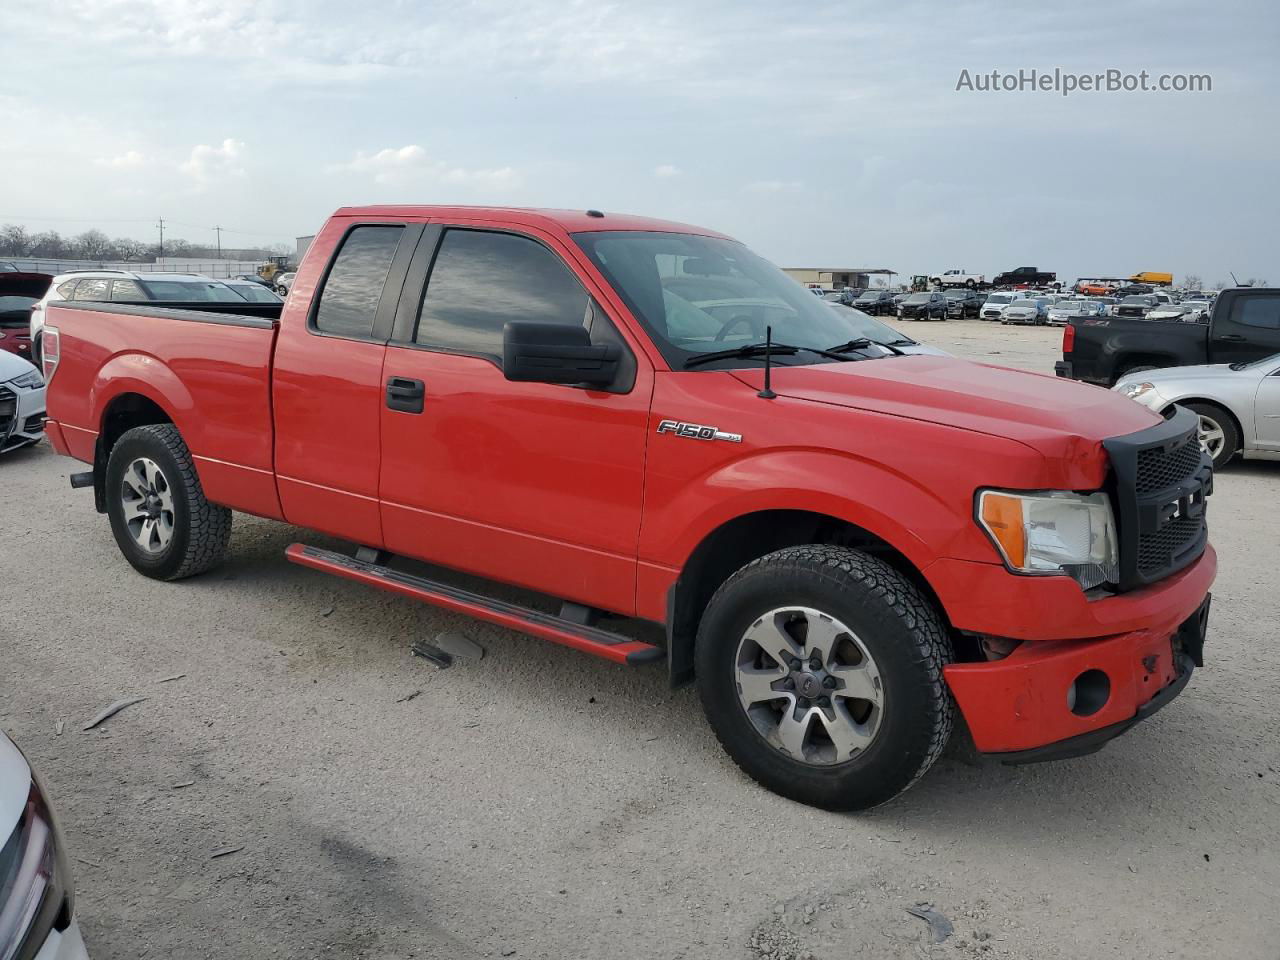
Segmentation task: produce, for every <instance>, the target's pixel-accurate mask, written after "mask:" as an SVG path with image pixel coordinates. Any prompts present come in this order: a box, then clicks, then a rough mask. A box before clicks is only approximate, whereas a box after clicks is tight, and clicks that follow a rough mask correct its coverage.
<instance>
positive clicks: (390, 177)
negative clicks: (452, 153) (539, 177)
mask: <svg viewBox="0 0 1280 960" xmlns="http://www.w3.org/2000/svg"><path fill="white" fill-rule="evenodd" d="M329 169H330V171H331V172H343V171H347V172H352V173H361V174H366V175H371V176H372V177H373V181H374V182H375V183H408V182H412V181H424V180H425V181H434V182H437V183H454V184H474V185H478V186H484V187H494V188H503V187H513V186H517V185H519V184H520V183H521V182H522V179H523V178H522V177H521V175H520V173H519V171H517V170H515V169H514V168H512V167H497V168H492V169H484V168H472V167H459V166H454V165H452V164H449V163H446V162H445V161H443V160H433V159H432V158H431V157H430V156H428V155H427V151H426V150H424V149H423V148H422V147H420V146H418V144H416V143H411V144H408V145H407V146H403V147H399V148H395V147H387V148H386V149H383V150H379V151H378V152H377V153H366V152H365V151H363V150H360V151H358V152H357V153H356V155H355V157H354V158H353V159H352V160H351V161H350V162H349V163H339V164H334V165H333V166H331V167H330V168H329Z"/></svg>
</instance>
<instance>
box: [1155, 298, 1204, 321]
mask: <svg viewBox="0 0 1280 960" xmlns="http://www.w3.org/2000/svg"><path fill="white" fill-rule="evenodd" d="M1146 319H1148V320H1178V321H1182V322H1184V323H1198V322H1199V319H1200V311H1198V310H1193V309H1192V308H1191V307H1188V306H1186V305H1185V304H1181V303H1158V304H1156V305H1155V306H1154V307H1152V308H1151V309H1150V310H1148V311H1147V313H1146Z"/></svg>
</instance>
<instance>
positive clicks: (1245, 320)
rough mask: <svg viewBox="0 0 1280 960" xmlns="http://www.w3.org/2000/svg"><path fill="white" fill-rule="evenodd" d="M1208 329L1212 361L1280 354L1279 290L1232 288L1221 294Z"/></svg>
mask: <svg viewBox="0 0 1280 960" xmlns="http://www.w3.org/2000/svg"><path fill="white" fill-rule="evenodd" d="M1219 297H1223V298H1226V302H1225V303H1220V304H1216V305H1215V307H1214V311H1213V319H1212V325H1211V327H1210V330H1209V362H1210V363H1235V362H1236V361H1237V360H1245V361H1248V360H1261V359H1262V358H1263V357H1269V356H1271V355H1272V354H1274V353H1280V291H1278V290H1247V289H1245V290H1229V291H1225V292H1223V293H1221V294H1219Z"/></svg>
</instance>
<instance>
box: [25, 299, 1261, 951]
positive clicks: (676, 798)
mask: <svg viewBox="0 0 1280 960" xmlns="http://www.w3.org/2000/svg"><path fill="white" fill-rule="evenodd" d="M901 327H902V329H904V330H907V331H908V332H910V333H911V334H912V335H913V336H917V337H919V338H921V339H925V340H927V341H929V342H931V343H934V344H936V345H938V346H942V347H945V348H947V349H950V350H953V351H954V352H956V353H958V354H960V355H962V356H966V357H971V358H974V359H981V360H986V361H988V362H996V363H1006V364H1009V365H1011V366H1018V367H1023V368H1027V369H1035V370H1040V371H1051V369H1052V361H1053V359H1055V355H1056V352H1057V343H1058V339H1059V333H1058V332H1057V331H1054V330H1045V329H1039V328H1026V329H1023V328H1005V327H1000V326H992V325H989V324H981V323H978V322H976V321H969V322H958V321H952V322H949V323H946V324H940V323H934V324H924V323H903V324H901ZM70 469H74V467H73V465H72V464H71V462H70V461H66V460H62V459H60V458H58V457H55V456H54V455H53V454H52V452H51V451H50V450H49V449H48V447H47V446H42V447H40V448H37V449H34V450H31V451H26V452H20V453H17V454H14V455H11V456H6V457H5V458H3V461H0V474H2V475H3V478H4V490H5V496H4V497H3V500H0V530H2V531H3V534H2V536H3V540H2V541H0V542H2V543H3V549H2V550H0V582H2V583H4V584H5V588H4V589H3V591H2V592H0V663H3V665H4V666H3V672H2V674H0V726H2V727H3V728H4V729H6V730H7V731H8V732H9V733H10V734H11V735H12V736H13V737H14V738H15V739H16V740H17V741H18V742H19V743H20V744H21V745H22V746H23V748H24V749H25V750H26V751H27V753H28V755H29V756H30V757H31V759H32V761H33V762H34V763H35V764H36V765H37V766H38V767H39V768H40V769H41V771H43V773H44V776H45V778H46V780H47V781H48V783H49V785H50V789H51V791H52V793H53V795H54V797H55V801H56V803H57V806H58V808H59V812H60V814H61V817H62V822H63V825H64V829H65V832H66V834H67V840H68V843H69V845H70V848H71V850H72V852H73V854H74V856H75V861H73V865H74V867H75V870H76V886H77V890H78V899H77V905H78V910H79V914H80V917H81V923H82V926H83V928H84V931H85V939H86V940H87V942H88V944H89V947H90V951H91V953H92V954H93V956H94V957H95V958H98V960H112V958H116V960H125V958H137V957H170V958H206V957H208V958H213V957H217V958H228V957H233V958H239V957H245V958H249V957H253V958H260V957H289V958H310V957H317V958H327V957H378V958H400V957H430V958H437V957H439V958H467V957H489V956H503V957H506V956H514V957H517V958H520V957H524V958H535V957H537V958H549V960H559V958H577V957H600V956H614V957H626V958H630V957H641V958H650V957H652V958H689V960H699V958H744V960H757V958H784V960H797V958H802V957H814V958H823V960H828V958H842V960H846V958H899V957H901V958H968V957H1034V958H1037V960H1039V958H1059V957H1061V958H1066V957H1073V958H1074V957H1082V956H1083V957H1101V956H1112V957H1143V958H1147V957H1152V956H1159V957H1163V956H1175V957H1196V958H1200V957H1204V956H1225V955H1230V956H1232V957H1238V958H1250V957H1259V958H1264V957H1265V958H1268V960H1275V957H1276V956H1277V950H1278V949H1280V946H1277V944H1278V943H1280V921H1278V920H1277V917H1276V907H1275V892H1274V891H1275V890H1276V889H1277V887H1278V886H1280V856H1278V855H1277V850H1276V836H1277V825H1280V723H1278V722H1277V719H1276V711H1275V710H1274V707H1273V704H1274V703H1275V702H1276V694H1275V684H1276V679H1277V676H1278V675H1280V658H1278V656H1277V652H1276V648H1275V645H1274V642H1273V639H1274V634H1275V625H1276V623H1277V622H1280V595H1278V594H1277V591H1276V590H1275V589H1274V584H1275V582H1276V574H1275V571H1276V563H1277V557H1278V553H1280V551H1278V550H1277V548H1276V546H1275V544H1276V543H1277V541H1280V522H1278V521H1277V514H1276V511H1275V509H1274V504H1275V502H1276V501H1275V490H1276V487H1277V484H1280V463H1274V464H1273V463H1262V464H1259V463H1251V464H1244V465H1239V464H1238V465H1236V466H1235V467H1233V468H1231V469H1229V470H1228V471H1226V472H1224V473H1223V474H1222V475H1220V477H1219V481H1218V484H1217V492H1216V494H1215V496H1214V498H1213V504H1212V516H1213V531H1214V533H1213V535H1214V540H1215V543H1216V545H1217V547H1218V550H1219V552H1220V554H1221V558H1222V569H1221V574H1220V578H1219V581H1218V584H1217V586H1216V588H1215V591H1214V592H1215V602H1214V613H1213V618H1212V623H1211V636H1210V641H1209V645H1208V648H1207V651H1206V656H1208V657H1209V667H1208V668H1207V669H1205V670H1203V671H1201V672H1199V673H1197V675H1196V677H1195V680H1194V681H1193V683H1192V685H1191V686H1190V687H1189V688H1188V690H1187V692H1186V693H1185V694H1184V695H1183V696H1182V697H1181V698H1180V699H1179V700H1178V701H1177V702H1176V703H1174V704H1173V705H1171V706H1170V707H1169V708H1168V709H1166V710H1165V711H1163V712H1162V713H1160V714H1159V715H1158V716H1156V717H1155V718H1153V719H1152V720H1150V721H1148V722H1146V723H1144V724H1142V725H1140V726H1139V727H1137V728H1136V729H1135V730H1134V731H1132V732H1131V733H1130V734H1128V735H1127V736H1125V737H1123V738H1121V739H1120V740H1118V741H1116V742H1114V743H1113V744H1111V745H1110V746H1109V747H1108V748H1107V749H1106V750H1104V751H1103V752H1102V753H1100V754H1097V755H1095V756H1093V757H1089V758H1084V759H1080V760H1074V761H1068V762H1063V763H1057V764H1050V765H1042V766H1036V767H1028V768H1021V769H1011V768H1004V767H1001V766H999V765H996V764H992V763H989V762H979V761H975V760H973V759H972V758H971V757H970V756H969V755H968V754H966V752H965V751H964V750H962V749H953V750H952V751H951V752H950V753H949V754H948V756H946V757H944V759H943V760H942V762H941V763H939V764H938V766H936V767H935V768H934V770H933V771H932V773H931V774H930V775H929V776H928V777H926V778H925V779H924V780H923V781H922V782H921V783H920V784H919V785H917V786H916V787H915V788H914V789H913V790H912V791H911V792H909V793H908V794H906V795H905V796H904V797H902V798H901V799H900V800H898V801H896V802H895V803H893V804H890V805H889V806H887V807H884V808H881V809H879V810H876V811H874V812H871V813H868V814H862V815H837V814H830V813H825V812H822V811H818V810H813V809H809V808H806V807H802V806H798V805H796V804H793V803H790V802H788V801H785V800H781V799H778V798H777V797H774V796H772V795H770V794H768V793H766V792H764V791H763V790H761V789H760V788H758V787H756V786H755V785H754V784H752V783H751V782H750V781H748V780H747V779H746V778H745V777H744V776H743V775H742V774H740V773H739V772H738V770H737V769H736V768H735V767H734V766H733V764H732V763H731V762H730V761H729V760H728V759H726V758H725V757H724V756H723V754H722V753H721V751H720V750H719V748H718V746H717V744H716V742H715V739H714V737H713V736H712V734H711V733H710V731H709V730H708V729H707V727H706V725H705V724H704V722H703V720H702V717H701V713H700V711H699V708H698V704H697V701H696V698H695V696H694V695H693V693H692V692H691V691H689V690H682V691H678V692H675V693H672V692H671V691H669V690H668V689H667V687H666V684H665V678H664V675H663V671H661V670H659V669H643V670H626V669H623V668H620V667H616V666H612V665H609V664H607V663H604V662H602V661H596V660H594V659H592V658H589V657H586V656H583V655H580V654H576V653H573V652H572V651H569V650H566V649H563V648H559V647H556V646H554V645H551V644H547V643H542V642H540V641H537V640H534V639H530V638H527V637H524V636H520V635H517V634H513V633H511V632H508V631H505V630H501V629H498V628H495V627H489V626H485V625H478V624H475V623H473V622H470V621H467V620H464V619H462V618H459V617H455V616H453V615H450V614H447V613H443V612H439V611H436V610H433V609H431V608H428V607H425V606H421V605H418V604H415V603H413V602H411V601H408V600H402V599H398V598H392V597H389V596H386V595H383V594H380V593H378V592H376V591H373V590H369V589H366V588H362V587H360V586H357V585H355V584H350V583H346V582H344V581H340V580H337V579H333V578H329V577H325V576H323V575H321V574H318V573H314V572H309V571H306V570H303V569H301V568H299V567H295V566H292V565H290V564H287V563H285V562H284V559H283V557H282V552H283V550H284V548H285V546H286V545H287V544H289V543H290V542H292V541H293V540H295V539H300V538H305V539H306V540H307V541H308V542H312V543H318V544H322V545H323V544H324V543H325V541H324V538H320V537H315V536H311V535H308V534H306V533H305V532H302V531H298V530H294V529H290V528H287V527H284V526H280V525H274V524H271V523H268V522H265V521H260V520H256V519H254V518H251V517H245V516H237V517H236V525H235V532H234V535H233V539H232V552H231V557H230V560H229V562H228V563H227V564H226V565H225V566H223V567H222V568H220V569H219V570H218V571H216V572H214V573H211V574H208V575H206V576H203V577H198V578H196V579H193V580H188V581H185V582H182V583H179V584H170V585H162V584H158V583H155V582H152V581H150V580H146V579H144V578H142V577H140V576H138V575H136V574H135V573H133V572H132V571H131V570H130V569H129V567H128V566H127V565H126V564H125V562H124V561H123V559H121V557H120V556H119V555H118V553H117V551H116V548H115V545H114V543H113V541H112V539H111V535H110V532H109V530H108V527H107V524H106V522H105V520H103V519H102V518H101V517H99V516H98V515H97V514H95V513H94V512H93V509H92V503H91V497H90V495H89V494H88V493H87V492H85V491H72V490H71V489H69V487H68V485H67V481H66V475H67V473H68V471H69V470H70ZM442 630H457V631H461V632H463V633H465V634H466V635H467V636H468V637H471V638H472V639H474V640H476V641H478V642H479V643H481V644H482V645H483V646H484V647H485V648H486V650H487V656H486V657H485V658H484V659H483V660H482V661H480V662H460V663H458V664H457V665H456V666H455V667H454V668H453V669H450V670H446V671H441V672H436V671H435V670H434V669H433V668H432V667H430V666H429V665H428V664H426V663H425V662H424V661H422V660H419V659H416V658H414V657H413V656H411V655H410V653H409V649H408V647H409V642H410V640H412V639H414V638H420V637H428V638H429V637H432V636H434V635H436V634H437V633H439V632H440V631H442ZM174 675H181V676H180V678H178V679H171V680H167V682H162V681H163V680H164V678H169V677H173V676H174ZM130 695H139V696H145V697H147V698H148V699H147V700H145V701H144V702H142V703H140V704H138V705H136V706H133V707H130V708H128V709H127V710H125V711H123V712H122V713H120V714H119V715H117V716H116V717H114V718H113V719H111V720H109V721H107V722H106V723H104V724H103V725H102V726H101V727H100V728H98V729H96V730H93V731H89V732H83V731H82V730H81V726H82V725H83V723H84V722H85V721H86V720H87V719H88V718H90V717H91V716H93V715H94V714H95V713H96V712H97V711H98V710H99V709H100V708H101V707H103V706H105V705H106V704H108V703H110V702H112V701H114V700H117V699H119V698H121V697H125V696H130ZM59 721H65V730H64V732H63V733H62V735H61V736H58V735H57V734H56V732H55V728H56V725H57V724H58V723H59ZM227 848H240V849H238V850H236V852H233V853H229V854H226V855H225V856H220V857H217V858H214V857H212V854H213V853H214V852H215V851H220V850H224V849H227ZM920 903H928V904H932V905H933V907H934V909H936V910H937V911H938V912H940V913H942V914H944V915H945V916H947V917H948V918H950V920H951V921H952V923H953V924H954V927H955V932H954V934H953V935H952V936H951V937H950V938H949V939H947V940H946V941H945V942H944V943H942V944H940V945H934V944H932V943H931V942H930V938H929V934H928V931H929V928H928V926H927V925H926V923H925V921H924V920H921V919H918V918H916V917H914V916H911V915H909V914H908V913H907V912H906V908H907V907H915V906H916V905H917V904H920Z"/></svg>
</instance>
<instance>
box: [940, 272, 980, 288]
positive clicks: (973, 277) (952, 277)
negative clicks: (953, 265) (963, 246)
mask: <svg viewBox="0 0 1280 960" xmlns="http://www.w3.org/2000/svg"><path fill="white" fill-rule="evenodd" d="M929 282H930V283H931V284H933V285H934V286H935V287H937V288H939V289H951V288H953V287H968V288H969V289H970V290H976V289H978V287H981V286H983V285H985V284H986V282H987V278H986V277H985V276H983V275H982V274H980V273H969V271H967V270H964V269H960V270H948V271H946V272H945V273H936V274H934V275H933V276H932V277H930V278H929Z"/></svg>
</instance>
